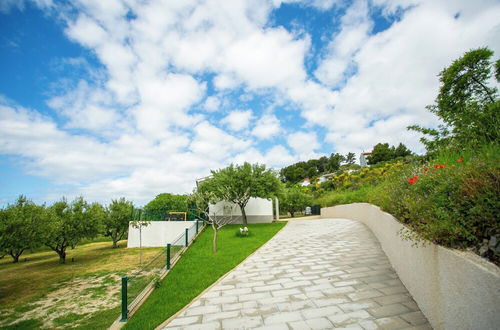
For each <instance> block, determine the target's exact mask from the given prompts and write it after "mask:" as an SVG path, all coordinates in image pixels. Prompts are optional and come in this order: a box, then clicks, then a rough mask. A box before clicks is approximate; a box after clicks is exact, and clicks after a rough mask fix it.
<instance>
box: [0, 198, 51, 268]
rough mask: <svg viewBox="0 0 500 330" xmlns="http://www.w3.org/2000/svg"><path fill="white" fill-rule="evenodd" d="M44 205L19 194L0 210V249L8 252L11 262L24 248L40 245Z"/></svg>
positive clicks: (43, 223) (15, 259)
mask: <svg viewBox="0 0 500 330" xmlns="http://www.w3.org/2000/svg"><path fill="white" fill-rule="evenodd" d="M44 217H45V208H44V206H38V205H36V204H35V203H33V202H32V201H30V200H28V199H27V198H26V197H25V196H23V195H21V196H19V198H18V199H17V202H16V204H13V205H9V206H7V208H6V209H4V210H1V211H0V251H1V252H2V253H0V254H3V253H6V254H9V255H10V256H11V257H12V259H13V262H18V261H19V257H20V256H21V254H22V253H23V252H24V251H25V250H26V249H33V248H36V247H38V246H40V245H41V238H42V233H43V231H44V226H45V222H44Z"/></svg>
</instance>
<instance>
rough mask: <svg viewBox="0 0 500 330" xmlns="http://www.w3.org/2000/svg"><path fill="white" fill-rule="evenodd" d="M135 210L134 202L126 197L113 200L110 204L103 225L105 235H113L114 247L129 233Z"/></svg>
mask: <svg viewBox="0 0 500 330" xmlns="http://www.w3.org/2000/svg"><path fill="white" fill-rule="evenodd" d="M133 210H134V206H133V204H132V202H130V201H127V200H126V199H125V198H124V197H122V198H120V199H118V200H112V201H111V204H109V206H108V209H107V210H106V211H107V212H106V216H105V217H104V219H103V220H104V221H103V227H104V236H108V237H111V239H112V240H113V248H116V247H118V241H120V240H121V239H123V237H124V236H125V234H126V233H127V231H128V227H129V221H131V220H132V212H133Z"/></svg>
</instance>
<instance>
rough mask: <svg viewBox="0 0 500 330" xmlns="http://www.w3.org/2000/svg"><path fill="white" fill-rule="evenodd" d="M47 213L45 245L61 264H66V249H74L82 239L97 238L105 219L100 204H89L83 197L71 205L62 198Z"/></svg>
mask: <svg viewBox="0 0 500 330" xmlns="http://www.w3.org/2000/svg"><path fill="white" fill-rule="evenodd" d="M48 211H49V213H48V217H47V225H48V230H47V232H46V236H45V245H46V246H48V247H49V248H51V249H52V250H54V251H55V252H56V253H57V254H58V255H59V260H60V262H61V263H65V262H66V249H67V248H68V247H70V246H71V247H73V248H74V247H75V246H76V245H77V244H79V243H80V241H81V240H82V239H84V238H94V237H96V236H97V234H98V233H99V229H100V224H101V221H102V220H103V218H104V217H105V210H104V208H103V207H102V206H101V205H100V204H98V203H92V204H89V203H87V202H86V201H85V200H84V199H83V197H78V198H76V199H75V200H73V201H72V202H71V203H68V202H67V201H66V199H65V198H63V199H62V200H61V201H58V202H56V203H54V204H53V205H52V206H51V207H50V208H49V209H48Z"/></svg>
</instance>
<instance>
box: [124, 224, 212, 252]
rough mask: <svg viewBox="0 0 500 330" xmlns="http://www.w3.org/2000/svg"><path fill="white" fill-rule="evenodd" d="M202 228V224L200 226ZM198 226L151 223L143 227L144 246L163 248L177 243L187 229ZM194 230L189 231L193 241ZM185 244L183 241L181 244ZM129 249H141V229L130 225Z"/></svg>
mask: <svg viewBox="0 0 500 330" xmlns="http://www.w3.org/2000/svg"><path fill="white" fill-rule="evenodd" d="M199 225H200V227H201V225H202V224H201V223H200V224H199ZM194 226H196V222H195V221H151V222H149V224H148V225H147V226H143V227H142V246H144V247H162V246H167V244H169V243H170V244H173V243H175V242H174V240H175V239H177V238H178V237H179V236H181V235H182V234H184V233H185V231H186V228H192V227H194ZM192 232H193V230H189V238H190V239H191V235H192ZM182 244H184V240H181V242H180V244H178V245H182ZM127 247H129V248H133V247H139V228H135V227H133V226H132V223H129V227H128V242H127Z"/></svg>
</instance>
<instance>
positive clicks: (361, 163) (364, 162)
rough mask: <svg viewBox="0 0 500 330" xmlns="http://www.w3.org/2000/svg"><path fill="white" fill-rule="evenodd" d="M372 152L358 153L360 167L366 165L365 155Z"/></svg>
mask: <svg viewBox="0 0 500 330" xmlns="http://www.w3.org/2000/svg"><path fill="white" fill-rule="evenodd" d="M371 154H372V153H371V152H362V153H361V155H359V165H361V167H367V166H368V163H367V157H368V156H370V155H371Z"/></svg>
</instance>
